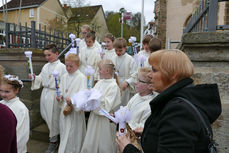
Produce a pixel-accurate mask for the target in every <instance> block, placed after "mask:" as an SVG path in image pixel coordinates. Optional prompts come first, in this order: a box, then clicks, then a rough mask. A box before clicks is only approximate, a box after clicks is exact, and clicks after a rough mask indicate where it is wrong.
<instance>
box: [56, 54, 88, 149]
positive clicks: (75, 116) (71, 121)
mask: <svg viewBox="0 0 229 153" xmlns="http://www.w3.org/2000/svg"><path fill="white" fill-rule="evenodd" d="M65 64H66V69H67V71H68V73H66V74H64V75H63V77H62V79H61V83H60V91H61V98H58V97H57V100H58V101H59V106H60V108H61V113H60V145H59V150H58V153H71V152H72V153H79V152H80V150H81V147H82V144H83V140H84V137H85V134H86V122H85V116H84V112H83V111H80V110H77V109H75V110H72V112H71V113H70V114H68V115H64V113H63V111H64V109H65V107H66V106H67V105H68V104H69V103H67V102H66V99H67V98H71V97H72V95H73V94H74V93H76V92H78V91H80V90H81V89H86V87H87V85H86V82H87V80H86V77H85V75H84V74H82V73H81V72H80V71H79V69H78V68H79V64H80V59H79V57H78V56H77V55H76V54H69V55H68V56H67V57H66V59H65ZM69 105H70V107H72V105H71V103H70V104H69ZM72 108H73V107H72Z"/></svg>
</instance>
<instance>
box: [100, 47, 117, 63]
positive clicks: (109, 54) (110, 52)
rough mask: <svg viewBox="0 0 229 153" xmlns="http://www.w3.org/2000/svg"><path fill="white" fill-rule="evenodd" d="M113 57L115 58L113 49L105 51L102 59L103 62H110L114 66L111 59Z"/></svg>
mask: <svg viewBox="0 0 229 153" xmlns="http://www.w3.org/2000/svg"><path fill="white" fill-rule="evenodd" d="M115 56H116V53H115V49H111V50H105V54H104V57H103V59H104V60H111V61H112V62H113V64H114V61H113V59H114V57H115Z"/></svg>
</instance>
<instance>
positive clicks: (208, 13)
mask: <svg viewBox="0 0 229 153" xmlns="http://www.w3.org/2000/svg"><path fill="white" fill-rule="evenodd" d="M223 1H228V0H202V2H201V4H200V5H199V6H198V7H197V8H196V10H195V12H194V14H193V15H192V17H191V18H190V20H189V21H188V24H187V26H186V27H185V29H184V31H183V32H184V33H188V32H207V31H209V32H211V31H216V30H225V29H229V25H217V16H218V3H219V2H223Z"/></svg>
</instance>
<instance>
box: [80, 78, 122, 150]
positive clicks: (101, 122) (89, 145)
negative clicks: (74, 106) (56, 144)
mask: <svg viewBox="0 0 229 153" xmlns="http://www.w3.org/2000/svg"><path fill="white" fill-rule="evenodd" d="M94 89H96V90H99V91H100V92H101V93H102V97H101V102H100V108H103V109H105V110H106V111H107V112H109V113H113V112H114V108H116V107H118V106H120V103H121V101H120V89H119V87H118V85H117V83H116V80H115V79H101V80H99V81H98V82H97V83H96V85H95V87H94ZM100 108H98V109H96V110H94V111H92V112H91V113H90V117H89V119H88V128H87V133H86V137H85V140H84V143H83V147H82V150H81V153H116V143H115V133H116V131H115V130H116V128H115V127H116V126H115V124H114V123H110V121H109V119H108V118H106V117H105V116H102V115H100V114H99V110H100Z"/></svg>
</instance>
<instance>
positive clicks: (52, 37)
mask: <svg viewBox="0 0 229 153" xmlns="http://www.w3.org/2000/svg"><path fill="white" fill-rule="evenodd" d="M68 36H69V33H63V32H59V31H56V30H51V29H49V30H47V28H46V26H44V30H41V25H39V27H38V30H37V29H36V22H35V21H31V27H28V26H27V23H26V24H25V26H21V25H16V24H13V23H6V25H5V39H6V40H5V43H6V48H11V47H18V48H40V49H41V48H44V46H46V45H47V44H50V43H55V44H56V45H57V46H58V48H59V49H61V50H63V49H64V48H66V47H67V46H68V44H69V43H70V39H69V37H68Z"/></svg>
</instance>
